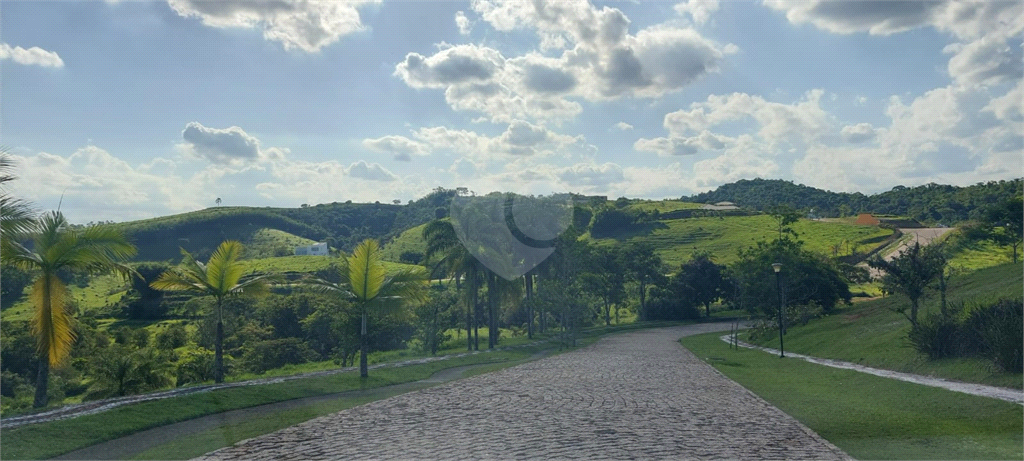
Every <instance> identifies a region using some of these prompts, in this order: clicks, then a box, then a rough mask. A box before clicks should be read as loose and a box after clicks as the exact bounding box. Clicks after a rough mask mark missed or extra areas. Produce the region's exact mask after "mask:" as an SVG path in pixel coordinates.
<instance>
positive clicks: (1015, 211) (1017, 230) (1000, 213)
mask: <svg viewBox="0 0 1024 461" xmlns="http://www.w3.org/2000/svg"><path fill="white" fill-rule="evenodd" d="M987 220H988V222H989V224H990V225H992V226H995V227H999V228H1001V229H1000V231H999V232H992V233H991V234H990V236H989V238H990V239H992V240H993V241H995V242H996V243H998V244H1000V245H1010V246H1012V247H1013V262H1014V263H1016V262H1017V247H1019V246H1020V243H1021V237H1022V234H1024V201H1022V199H1021V197H1014V198H1012V199H1009V200H1007V201H1005V202H1003V203H1000V204H998V205H996V206H995V207H993V208H992V209H990V210H989V211H988V216H987Z"/></svg>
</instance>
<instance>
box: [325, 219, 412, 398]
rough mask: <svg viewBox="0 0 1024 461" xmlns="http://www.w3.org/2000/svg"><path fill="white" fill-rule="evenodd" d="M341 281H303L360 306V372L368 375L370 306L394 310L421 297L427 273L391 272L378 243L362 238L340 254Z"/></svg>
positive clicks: (406, 270)
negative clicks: (387, 267)
mask: <svg viewBox="0 0 1024 461" xmlns="http://www.w3.org/2000/svg"><path fill="white" fill-rule="evenodd" d="M338 267H339V270H338V272H339V274H338V275H339V276H340V281H338V282H331V281H327V280H322V279H319V278H311V279H307V280H306V283H308V284H310V285H312V286H313V287H315V288H317V289H319V290H320V291H324V292H328V293H333V294H338V295H340V296H341V297H342V298H344V299H346V300H348V301H350V302H352V303H353V304H355V305H356V308H357V309H359V313H360V316H361V317H362V324H361V327H360V330H359V376H361V377H363V378H365V377H367V376H368V373H367V365H366V346H367V345H366V330H367V329H366V322H367V314H368V313H369V311H370V309H380V310H393V309H397V308H400V307H402V306H404V305H406V304H407V303H409V302H420V301H424V300H425V299H426V296H427V290H426V288H427V275H426V272H425V271H424V270H423V268H420V267H416V268H410V269H403V270H400V271H398V272H394V273H392V274H390V275H388V273H387V269H385V267H384V263H383V262H382V261H381V250H380V244H378V243H377V241H376V240H373V239H367V240H364V241H363V242H362V243H360V244H359V246H357V247H356V249H355V250H353V251H352V255H351V256H347V257H346V256H344V255H342V258H341V264H340V265H339V266H338Z"/></svg>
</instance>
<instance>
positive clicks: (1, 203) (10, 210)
mask: <svg viewBox="0 0 1024 461" xmlns="http://www.w3.org/2000/svg"><path fill="white" fill-rule="evenodd" d="M12 170H14V162H13V161H12V160H11V158H10V156H9V155H8V154H7V152H6V151H5V150H4V149H3V148H2V147H0V253H6V252H8V251H12V249H11V248H10V247H9V245H10V243H11V242H13V241H16V240H18V239H19V238H21V237H23V236H25V234H26V233H28V232H30V231H31V230H32V227H33V225H34V220H33V216H32V208H31V206H30V205H29V204H28V202H25V201H23V200H21V199H18V198H15V197H12V196H11V195H9V194H7V191H6V190H4V184H6V183H8V182H11V181H13V180H15V179H17V177H16V176H14V173H13V172H12Z"/></svg>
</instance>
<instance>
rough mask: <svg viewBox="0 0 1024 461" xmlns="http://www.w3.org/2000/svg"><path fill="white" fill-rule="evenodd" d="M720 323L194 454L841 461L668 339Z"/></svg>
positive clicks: (651, 333) (593, 350) (600, 345)
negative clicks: (831, 460) (814, 460)
mask: <svg viewBox="0 0 1024 461" xmlns="http://www.w3.org/2000/svg"><path fill="white" fill-rule="evenodd" d="M726 327H727V325H726ZM722 328H723V326H722V325H709V324H703V325H689V326H682V327H671V328H662V329H656V330H643V331H637V332H630V333H623V334H619V335H614V336H609V337H606V338H604V339H602V340H601V341H599V342H597V343H596V344H594V345H592V346H590V347H587V348H584V349H580V350H577V351H573V352H569V353H565V354H560V355H556V356H553V357H548V358H545V359H541V360H538V361H535V362H530V363H527V364H524V365H520V366H517V367H512V368H507V369H504V370H501V371H497V372H494V373H488V374H484V375H479V376H475V377H472V378H467V379H463V380H459V381H454V382H450V383H447V384H444V385H440V386H436V387H432V388H429V389H425V390H421V391H417V392H413V393H409V394H404V395H400V396H396V397H392V398H389V399H385V400H381V401H377V402H373V403H369V404H366V405H362V406H359V407H356V408H352V409H349V410H345V411H342V412H339V413H335V414H333V415H329V416H324V417H320V418H317V419H313V420H310V421H307V422H305V423H302V424H299V425H296V426H292V427H289V428H286V429H282V430H280V431H277V432H274V433H271V434H267V435H264V436H260V437H257V438H254V439H250V440H246V441H243V442H240V443H238V444H236V445H235V446H232V447H228V448H224V449H221V450H217V451H214V452H212V453H209V454H207V455H205V456H203V457H201V458H198V459H203V460H228V459H239V460H241V459H244V460H289V459H303V460H305V459H310V460H314V459H368V458H373V459H381V458H384V459H452V458H472V459H528V458H552V459H564V458H577V459H580V458H582V459H626V458H635V459H654V458H662V459H692V458H701V459H848V458H849V457H848V456H847V455H846V454H845V453H843V452H842V451H840V450H839V449H838V448H836V447H835V446H833V445H832V444H830V443H828V442H827V441H825V440H824V439H822V438H821V437H820V436H818V435H817V434H815V433H814V432H812V431H811V430H809V429H807V428H806V427H805V426H803V425H801V424H800V423H799V422H797V421H796V420H794V419H793V418H791V417H790V416H788V415H786V414H785V413H783V412H782V411H780V410H779V409H777V408H775V407H773V406H771V405H770V404H768V403H767V402H765V401H764V400H762V399H761V398H759V397H757V396H756V395H754V394H753V393H751V392H749V391H747V390H746V389H744V388H743V387H741V386H739V385H738V384H736V383H734V382H733V381H731V380H729V379H728V378H726V377H724V376H723V375H721V374H720V373H718V372H717V371H716V370H715V369H714V368H712V367H711V366H709V365H707V364H706V363H704V362H703V361H702V360H701V359H698V358H697V357H695V356H694V355H693V354H691V353H690V352H689V351H687V350H686V349H684V348H683V347H682V346H681V345H679V343H678V342H677V340H678V338H680V337H682V336H685V335H687V334H696V333H702V332H705V331H718V330H721V329H722Z"/></svg>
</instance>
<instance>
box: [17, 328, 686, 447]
mask: <svg viewBox="0 0 1024 461" xmlns="http://www.w3.org/2000/svg"><path fill="white" fill-rule="evenodd" d="M679 324H680V322H640V323H634V324H622V325H613V326H610V327H604V326H602V327H594V328H590V329H586V330H584V331H581V332H580V335H579V337H578V340H577V347H576V348H580V347H585V346H586V345H589V344H591V343H593V342H595V341H597V340H598V339H599V338H600V337H601V336H603V335H605V334H609V333H617V332H623V331H631V330H636V329H644V328H657V327H663V326H672V325H679ZM483 333H484V332H481V338H484V337H485V336H484V335H483ZM558 334H559V332H557V331H549V332H547V333H546V337H547V338H549V339H556V337H557V335H558ZM542 337H543V336H542ZM535 340H537V339H535ZM508 346H510V344H509V342H505V341H503V342H502V344H501V345H500V347H508ZM544 349H551V350H553V351H556V353H557V351H568V350H572V349H573V348H570V347H566V346H565V345H564V344H559V343H558V342H557V341H552V342H540V343H538V344H533V345H526V346H524V347H520V348H516V349H511V350H499V351H485V350H483V349H481V350H480V351H479V352H478V353H475V354H471V355H467V356H464V357H456V358H451V359H448V360H441V361H435V362H429V363H424V364H416V365H408V366H403V367H385V368H380V369H377V370H371V372H370V376H369V378H367V379H366V380H365V381H364V380H361V379H360V378H359V376H358V372H357V371H350V372H343V373H338V374H334V375H330V376H316V377H309V378H304V379H297V380H291V381H286V382H282V383H274V384H264V385H259V386H245V387H237V388H230V389H221V390H216V391H210V392H203V393H198V394H192V395H187V396H182V397H173V398H168V399H162V400H157V401H151V402H142V403H138V404H133V405H126V406H123V407H119V408H115V409H113V410H109V411H106V412H103V413H98V414H93V415H86V416H80V417H77V418H72V419H67V420H63V421H53V422H48V423H39V424H33V425H29V426H22V427H18V428H14V429H7V430H5V431H4V433H3V436H4V439H3V444H2V445H0V459H44V458H51V457H54V456H58V455H60V454H63V453H67V452H70V451H74V450H77V449H80V448H84V447H88V446H92V445H95V444H97V443H100V442H105V441H107V440H112V439H116V438H119V437H124V436H126V435H129V434H133V433H135V432H139V431H142V430H146V429H150V428H154V427H158V426H164V425H167V424H172V423H176V422H180V421H185V420H189V419H193V418H197V417H200V416H205V415H210V414H216V413H221V412H224V411H229V410H235V409H239V408H249V407H254V406H258V405H265V404H268V403H275V402H282V401H286V400H292V399H297V398H303V397H312V396H319V395H327V394H334V393H338V392H345V391H351V390H364V389H372V388H379V387H383V386H388V385H392V384H401V383H408V382H412V381H419V380H422V379H425V378H428V377H430V375H432V374H434V373H436V372H437V371H440V370H444V369H447V368H454V367H460V366H466V365H481V364H495V365H494V367H495V368H494V369H492V370H490V371H494V370H496V369H500V368H504V367H508V366H514V365H516V364H519V363H522V362H524V361H526V360H528V359H529V358H530V356H531V355H533V354H534V353H536V352H539V351H541V350H544ZM455 352H465V351H464V350H458V351H455ZM318 363H319V366H325V365H327V364H329V363H330V362H318ZM497 364H501V365H503V366H499V365H497ZM299 370H301V371H313V370H306V369H303V368H301V367H298V366H297V367H293V368H291V369H290V371H291V372H290V373H289V374H294V372H296V371H299ZM279 373H280V374H281V375H283V374H284V373H285V372H284V371H283V369H277V370H273V371H270V372H268V373H266V374H264V375H260V376H258V377H259V378H267V377H273V376H278V374H279ZM238 379H240V377H239V376H233V377H231V379H229V380H228V381H235V380H238ZM380 398H384V397H380ZM338 404H339V405H341V404H343V402H341V401H339V403H338ZM358 404H359V403H352V404H351V405H352V406H354V405H358ZM345 405H347V404H345ZM324 408H325V410H324V411H327V410H329V409H330V408H333V407H329V406H327V407H324ZM345 408H347V407H345ZM334 411H337V410H334ZM327 412H328V413H329V411H327ZM301 414H303V413H302V412H301V411H296V412H291V413H288V414H287V415H285V416H283V417H282V419H281V420H280V421H281V423H280V424H281V425H280V426H279V427H276V428H281V427H286V426H289V425H292V424H295V423H297V422H300V421H303V420H304V419H294V418H295V417H297V416H296V415H301ZM306 414H311V413H306ZM322 414H327V413H322ZM310 417H312V416H310ZM268 419H273V418H269V417H268ZM305 419H309V418H305ZM272 426H274V423H272V422H270V421H268V422H267V423H266V424H262V423H255V422H254V423H252V424H249V425H247V426H245V427H247V428H249V429H245V428H240V429H239V432H238V433H239V434H245V435H244V436H240V437H239V438H237V439H236V440H234V441H238V440H243V439H245V438H249V437H252V436H253V435H258V434H261V433H265V432H258V431H260V430H264V429H266V428H268V427H272ZM276 428H275V429H268V430H267V432H269V431H272V430H276ZM247 431H248V432H247ZM252 431H257V432H252ZM213 432H216V431H213ZM208 437H213V436H208ZM184 442H185V443H186V444H191V442H192V439H191V438H189V440H186V441H184ZM197 443H198V441H197ZM230 443H234V442H230ZM230 443H229V444H230ZM221 446H224V445H221ZM216 448H218V447H214V448H211V449H216ZM206 451H209V450H206ZM206 451H204V453H205V452H206ZM166 454H167V452H166V451H161V452H160V453H159V456H157V455H153V456H157V457H163V456H166ZM147 456H148V455H147ZM190 456H192V455H190Z"/></svg>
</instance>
